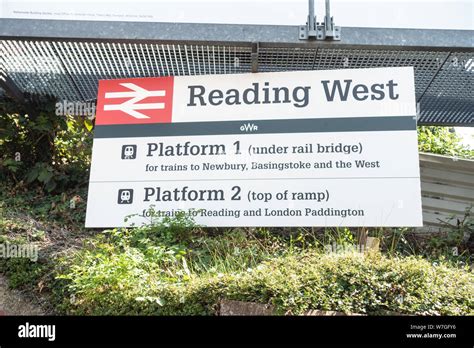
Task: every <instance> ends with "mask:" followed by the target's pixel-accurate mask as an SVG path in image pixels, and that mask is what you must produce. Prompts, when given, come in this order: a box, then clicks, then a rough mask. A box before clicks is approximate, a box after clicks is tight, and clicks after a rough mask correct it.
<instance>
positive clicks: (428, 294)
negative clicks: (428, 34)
mask: <svg viewBox="0 0 474 348" xmlns="http://www.w3.org/2000/svg"><path fill="white" fill-rule="evenodd" d="M53 105H54V104H53V101H52V100H38V101H37V105H36V106H39V109H38V110H39V112H35V113H31V112H29V111H31V110H27V109H26V108H24V107H23V108H19V107H18V105H15V104H14V103H13V102H11V101H9V100H6V101H2V102H1V103H0V116H1V117H0V243H5V242H10V243H16V244H23V243H29V244H34V245H37V246H38V247H39V249H40V258H39V260H38V261H37V262H33V261H30V260H28V259H14V258H12V259H5V258H1V259H0V272H1V273H3V274H6V275H7V276H8V278H9V282H10V286H11V287H15V288H23V289H29V290H33V291H36V292H41V293H42V294H43V295H45V296H48V298H49V302H50V303H51V305H53V306H54V312H57V313H68V314H103V315H109V314H112V315H116V314H127V315H129V314H144V315H157V314H158V315H163V314H215V313H216V308H217V304H218V302H219V300H220V299H233V300H244V301H254V302H259V303H265V304H272V305H274V306H275V308H276V309H277V311H278V313H281V314H284V313H288V314H301V313H304V312H305V311H306V310H309V309H323V310H336V311H343V312H357V313H367V314H385V313H389V312H398V313H405V314H442V315H444V314H452V315H460V314H470V315H472V314H474V313H473V307H474V306H473V303H472V301H473V299H472V293H473V283H474V282H473V275H472V270H471V269H470V268H469V265H470V264H471V249H470V248H469V246H468V245H467V240H468V239H469V237H470V234H471V233H472V218H471V216H472V215H471V213H470V212H469V213H467V218H466V223H463V224H462V225H459V226H455V227H453V228H452V229H451V230H450V231H449V232H448V233H447V234H446V235H444V236H434V235H431V236H428V237H426V240H424V241H420V239H419V238H415V237H413V233H412V231H410V230H408V229H372V230H366V229H363V230H357V229H349V228H344V227H340V228H332V229H310V230H307V229H297V230H296V229H291V230H288V229H271V230H269V229H230V230H223V229H203V228H200V227H199V226H196V225H195V224H194V222H193V221H192V219H190V218H189V217H187V216H185V215H182V214H178V216H176V217H175V218H165V219H163V220H161V221H159V222H157V223H152V224H150V225H148V226H142V227H135V228H118V229H112V230H107V231H94V230H86V229H85V228H84V227H83V226H84V219H85V207H86V198H87V197H86V196H87V193H86V189H87V187H86V184H87V179H88V168H89V165H90V155H91V143H92V141H91V140H92V139H91V132H90V130H91V127H92V125H91V123H90V122H89V121H88V120H86V119H84V118H78V117H70V116H64V117H63V116H62V117H58V116H56V115H54V112H53ZM418 137H419V149H420V151H424V152H432V153H438V154H444V155H451V156H458V157H464V158H474V153H473V151H472V150H471V149H468V148H467V147H465V146H463V145H461V143H460V141H459V140H460V139H459V138H458V137H457V136H456V135H455V134H454V133H451V132H450V131H449V130H448V129H447V128H442V127H420V128H419V133H418ZM366 234H368V235H369V236H372V237H378V238H380V240H381V248H382V253H380V252H368V253H367V252H366V253H362V252H360V251H359V252H358V251H357V247H358V245H359V242H360V238H361V236H363V235H366ZM332 244H335V245H337V246H342V247H343V248H342V249H341V250H350V249H352V250H356V251H343V252H339V251H338V252H334V251H331V252H329V251H328V249H327V248H326V247H327V246H328V245H332ZM453 248H456V250H458V251H459V253H458V254H456V255H455V254H453V252H452V249H453Z"/></svg>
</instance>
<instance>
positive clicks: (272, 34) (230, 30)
mask: <svg viewBox="0 0 474 348" xmlns="http://www.w3.org/2000/svg"><path fill="white" fill-rule="evenodd" d="M298 34H299V27H298V26H285V25H243V24H242V25H240V24H200V23H152V22H112V21H76V20H72V21H71V20H40V19H0V39H4V40H5V39H7V40H8V39H23V40H24V39H26V40H27V39H34V40H65V41H69V40H74V41H143V42H153V41H156V42H170V43H184V44H200V43H207V44H209V43H213V44H233V45H250V44H251V43H252V42H259V43H262V44H263V45H265V44H268V45H270V46H271V45H272V44H278V45H279V46H282V45H288V46H304V47H312V46H318V47H324V46H328V47H338V46H343V47H347V46H365V47H373V48H385V49H387V48H390V47H404V48H405V49H418V50H420V49H421V50H426V49H432V50H439V49H441V50H457V51H474V31H472V30H443V29H402V28H393V29H392V28H356V27H343V28H342V40H341V41H315V40H299V38H298Z"/></svg>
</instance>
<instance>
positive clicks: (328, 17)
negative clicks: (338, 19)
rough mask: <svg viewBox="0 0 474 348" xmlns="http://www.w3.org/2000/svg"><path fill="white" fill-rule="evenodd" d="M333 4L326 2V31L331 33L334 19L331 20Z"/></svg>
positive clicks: (327, 0)
mask: <svg viewBox="0 0 474 348" xmlns="http://www.w3.org/2000/svg"><path fill="white" fill-rule="evenodd" d="M330 4H331V2H330V0H326V17H325V19H324V24H325V25H326V31H330V30H331V29H332V28H331V24H332V23H331V22H332V19H331V8H330V6H331V5H330Z"/></svg>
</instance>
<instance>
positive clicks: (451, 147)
mask: <svg viewBox="0 0 474 348" xmlns="http://www.w3.org/2000/svg"><path fill="white" fill-rule="evenodd" d="M418 148H419V150H420V151H421V152H429V153H435V154H439V155H447V156H454V157H462V158H469V159H472V158H474V149H471V148H469V147H468V146H466V145H463V144H462V142H461V139H460V137H459V136H458V135H457V134H456V133H454V132H452V131H451V129H450V128H448V127H433V126H431V127H425V126H423V127H418Z"/></svg>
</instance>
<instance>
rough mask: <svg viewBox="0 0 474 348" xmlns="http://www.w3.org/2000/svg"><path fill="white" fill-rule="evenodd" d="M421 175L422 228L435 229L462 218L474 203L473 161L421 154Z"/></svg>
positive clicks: (454, 223) (452, 223)
mask: <svg viewBox="0 0 474 348" xmlns="http://www.w3.org/2000/svg"><path fill="white" fill-rule="evenodd" d="M420 174H421V193H422V205H423V225H424V228H423V229H421V230H425V231H435V230H439V229H440V228H443V227H445V228H446V227H448V224H450V225H454V226H455V225H456V224H457V223H458V221H463V220H464V218H465V213H466V209H471V208H472V207H473V204H474V161H472V160H461V159H453V158H452V157H447V156H439V155H433V154H420ZM470 218H471V219H473V217H472V216H471V217H470Z"/></svg>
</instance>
